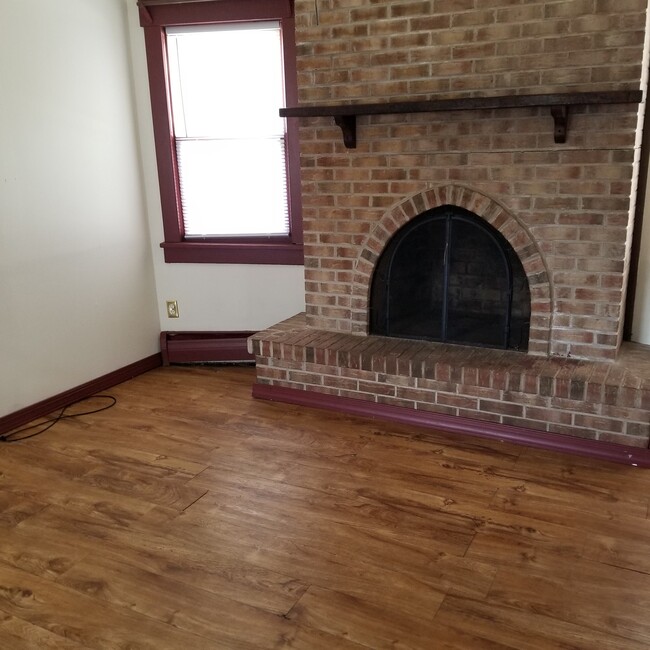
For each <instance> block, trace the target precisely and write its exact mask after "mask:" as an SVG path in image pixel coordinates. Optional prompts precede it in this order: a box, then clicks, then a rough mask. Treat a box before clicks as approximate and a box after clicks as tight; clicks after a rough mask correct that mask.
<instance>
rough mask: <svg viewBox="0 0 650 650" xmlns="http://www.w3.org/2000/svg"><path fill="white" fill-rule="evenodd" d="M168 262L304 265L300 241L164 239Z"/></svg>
mask: <svg viewBox="0 0 650 650" xmlns="http://www.w3.org/2000/svg"><path fill="white" fill-rule="evenodd" d="M160 247H161V248H162V249H163V251H164V254H165V262H167V263H170V262H171V263H186V264H192V263H196V264H286V265H302V264H304V256H303V246H302V244H260V243H250V244H246V243H241V242H237V243H232V244H229V243H222V242H163V243H162V244H160Z"/></svg>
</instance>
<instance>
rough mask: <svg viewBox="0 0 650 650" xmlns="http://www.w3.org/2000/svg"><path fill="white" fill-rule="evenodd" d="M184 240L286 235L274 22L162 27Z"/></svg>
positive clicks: (281, 92)
mask: <svg viewBox="0 0 650 650" xmlns="http://www.w3.org/2000/svg"><path fill="white" fill-rule="evenodd" d="M167 56H168V64H169V81H170V94H171V101H172V118H173V127H174V136H175V141H176V154H177V160H178V170H179V176H180V186H181V202H182V209H183V220H184V225H185V236H186V237H192V236H195V237H197V236H198V237H205V236H208V237H209V236H217V237H236V236H266V235H288V234H289V210H288V199H287V178H286V146H285V141H286V138H285V121H284V119H282V118H281V117H279V115H278V108H280V107H281V106H284V87H283V67H282V44H281V34H280V25H279V23H278V22H276V21H270V22H261V23H235V24H228V25H208V26H191V27H174V28H168V29H167Z"/></svg>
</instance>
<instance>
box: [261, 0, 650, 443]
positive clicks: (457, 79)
mask: <svg viewBox="0 0 650 650" xmlns="http://www.w3.org/2000/svg"><path fill="white" fill-rule="evenodd" d="M486 4H488V5H489V6H487V7H486V6H485V5H486ZM369 5H370V6H369ZM295 10H296V26H297V66H298V86H299V100H300V103H301V105H304V106H309V105H313V104H325V103H330V104H355V103H373V102H380V101H382V102H384V101H393V102H395V101H409V100H416V99H444V98H452V97H454V98H458V97H479V96H486V95H491V96H492V95H506V94H542V93H564V92H590V91H607V90H638V89H639V88H641V89H645V79H644V78H643V76H642V69H643V67H644V65H645V66H647V59H646V58H645V57H646V56H647V53H644V38H645V25H646V16H645V12H646V2H645V0H562V1H560V0H547V1H535V0H530V1H528V2H525V3H522V2H520V1H518V0H495V1H494V2H490V3H482V2H479V1H478V0H406V1H399V0H398V1H397V2H387V1H385V0H376V1H373V2H372V3H368V2H367V1H366V0H296V2H295ZM642 108H643V107H641V109H642ZM642 113H643V110H639V106H637V105H634V104H612V105H593V106H575V107H572V108H571V111H570V114H569V123H568V124H569V128H568V136H567V139H566V142H565V143H563V144H557V143H555V142H554V138H553V120H552V118H551V116H550V113H549V110H548V109H547V108H535V107H530V108H511V109H498V110H497V109H493V110H492V109H491V110H470V111H449V112H439V113H418V114H399V115H391V114H389V115H372V116H362V117H359V118H358V120H357V146H356V148H354V149H347V148H345V146H344V144H343V142H342V138H341V132H340V130H339V128H338V127H337V126H335V125H334V124H333V122H332V119H331V118H328V117H311V118H304V119H301V120H300V148H301V175H302V203H303V223H304V237H305V307H306V310H305V315H303V316H300V317H297V318H298V320H294V321H289V325H287V324H281V325H279V326H278V327H277V328H271V329H270V330H269V331H268V332H266V333H261V334H260V335H258V336H257V337H254V339H253V345H254V346H255V351H256V354H257V356H258V382H259V383H260V384H265V385H275V386H280V387H283V386H284V387H301V388H302V389H304V390H308V391H315V392H320V393H322V394H331V395H337V396H340V397H352V398H354V399H359V400H370V401H375V402H377V403H390V404H394V405H401V406H406V407H408V408H412V409H417V410H422V411H425V410H430V411H435V412H437V413H440V414H448V415H456V416H461V417H470V418H478V419H481V420H483V421H491V422H497V423H500V424H511V425H517V426H524V427H527V428H530V429H536V430H542V431H546V432H555V433H565V434H569V435H573V436H578V437H584V438H589V439H597V440H602V441H610V442H611V441H613V442H621V443H624V444H627V445H631V446H636V447H641V446H644V447H647V446H648V438H649V437H650V423H649V420H650V418H649V415H648V411H649V409H650V403H649V402H650V399H649V396H648V395H649V393H648V391H649V388H650V385H649V384H648V380H649V379H648V377H646V376H645V375H644V374H643V373H641V374H639V373H638V372H636V371H633V370H631V369H630V368H629V367H627V366H626V365H625V363H624V361H625V359H620V358H619V359H617V356H618V354H619V350H620V346H621V338H622V327H623V313H624V305H625V294H626V289H627V277H628V272H629V263H630V261H629V253H630V244H631V236H632V229H633V215H634V206H635V199H636V185H637V176H638V160H639V148H640V138H639V137H638V134H639V130H640V126H641V118H640V116H641V115H642ZM441 205H452V206H459V207H462V208H466V209H468V210H470V211H471V212H473V213H475V214H477V215H478V216H479V217H481V218H482V219H484V220H485V221H487V222H488V223H490V224H491V225H492V226H493V227H494V228H496V229H497V230H498V231H499V232H501V234H502V235H503V236H504V237H505V238H506V240H507V241H508V242H509V243H510V244H511V245H512V247H513V248H514V250H515V251H516V252H517V254H518V255H519V257H520V259H521V261H522V264H523V266H524V269H525V272H526V276H527V278H528V280H529V285H530V289H531V330H530V331H531V334H530V343H529V351H528V354H527V355H526V354H522V353H514V352H504V351H494V350H483V349H473V348H462V347H458V346H449V345H441V344H432V343H422V342H417V341H415V342H414V341H410V342H409V341H404V340H391V339H383V338H381V337H373V336H368V311H367V310H368V299H369V286H370V281H371V277H372V273H373V269H374V264H375V262H376V261H377V259H378V257H379V255H381V253H382V251H383V250H384V247H385V246H386V244H387V242H388V241H389V240H390V238H391V236H392V235H394V234H395V233H396V232H397V230H398V229H399V228H400V227H402V226H403V225H405V224H406V223H408V222H409V221H410V220H411V219H413V218H415V217H416V216H418V215H419V214H421V213H422V212H423V211H425V210H427V209H430V208H432V207H436V206H441ZM648 361H650V358H649V359H648Z"/></svg>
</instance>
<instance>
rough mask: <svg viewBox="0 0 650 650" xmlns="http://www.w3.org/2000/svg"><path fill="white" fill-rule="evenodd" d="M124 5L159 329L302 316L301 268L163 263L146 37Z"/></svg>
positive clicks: (129, 2)
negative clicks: (173, 311)
mask: <svg viewBox="0 0 650 650" xmlns="http://www.w3.org/2000/svg"><path fill="white" fill-rule="evenodd" d="M125 2H126V6H127V8H128V12H129V23H130V27H131V45H132V52H131V54H132V61H133V71H134V76H135V85H136V89H137V90H136V97H137V105H138V115H139V124H140V141H141V147H142V159H143V168H144V182H145V190H146V196H147V209H148V214H149V227H150V231H151V237H152V240H151V245H152V255H153V261H154V271H155V275H156V286H157V296H158V310H159V314H160V326H161V329H162V330H175V331H229V330H230V331H232V330H260V329H264V328H265V327H268V326H269V325H273V324H274V323H277V322H278V321H280V320H283V319H285V318H288V317H289V316H293V315H294V314H296V313H297V312H300V311H303V310H304V308H305V289H304V269H303V267H302V266H279V265H232V264H226V265H224V264H166V263H165V261H164V259H163V252H162V249H161V248H160V242H161V241H163V238H164V237H163V230H162V217H161V212H160V193H159V190H158V176H157V172H156V157H155V150H154V142H153V131H152V124H151V103H150V99H149V86H148V77H147V64H146V58H145V52H144V35H143V30H142V28H141V27H140V22H139V18H138V10H137V7H136V3H135V0H125ZM166 300H177V301H178V306H179V311H180V318H178V319H168V318H167V314H166V311H165V301H166Z"/></svg>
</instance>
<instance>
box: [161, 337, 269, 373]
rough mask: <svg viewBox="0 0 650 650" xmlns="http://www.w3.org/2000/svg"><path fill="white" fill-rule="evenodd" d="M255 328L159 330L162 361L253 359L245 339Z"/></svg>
mask: <svg viewBox="0 0 650 650" xmlns="http://www.w3.org/2000/svg"><path fill="white" fill-rule="evenodd" d="M255 333H256V332H161V333H160V349H161V351H162V356H163V365H165V366H168V365H169V364H170V363H203V362H214V361H254V360H255V357H254V355H252V354H251V353H250V352H248V350H247V349H246V340H247V339H248V337H249V336H252V335H253V334H255Z"/></svg>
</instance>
